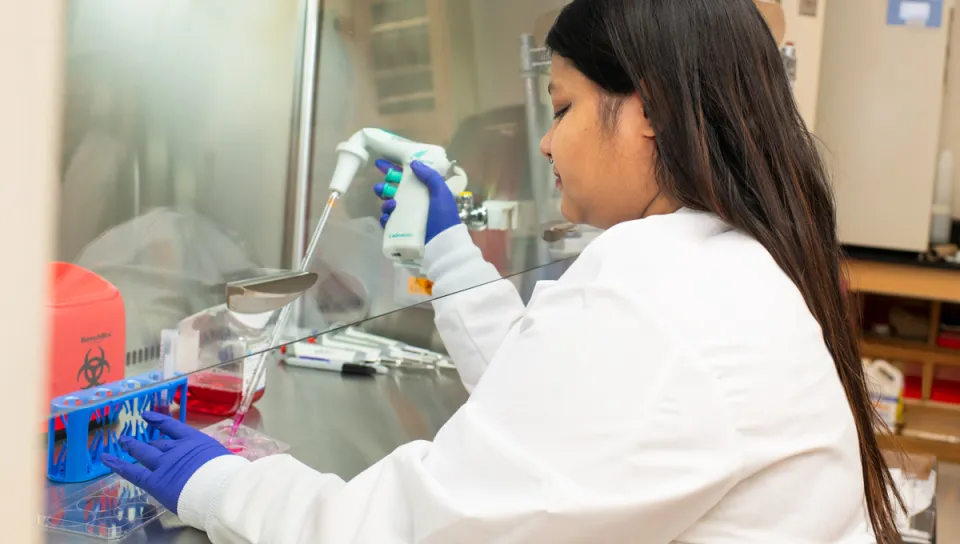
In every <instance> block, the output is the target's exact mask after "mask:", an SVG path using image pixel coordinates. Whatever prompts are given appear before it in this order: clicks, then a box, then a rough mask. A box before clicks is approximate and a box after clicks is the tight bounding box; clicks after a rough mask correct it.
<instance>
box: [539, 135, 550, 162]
mask: <svg viewBox="0 0 960 544" xmlns="http://www.w3.org/2000/svg"><path fill="white" fill-rule="evenodd" d="M552 134H553V129H552V128H551V129H550V130H549V131H548V132H547V133H546V134H544V135H543V138H540V153H541V154H542V155H543V156H544V157H547V158H548V159H549V158H550V137H551V136H552Z"/></svg>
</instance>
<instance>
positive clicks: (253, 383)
mask: <svg viewBox="0 0 960 544" xmlns="http://www.w3.org/2000/svg"><path fill="white" fill-rule="evenodd" d="M339 199H340V192H339V191H337V190H333V191H330V197H329V198H327V204H326V205H325V206H324V207H323V213H322V214H321V215H320V222H319V223H317V228H315V229H314V230H313V237H312V238H311V239H310V245H308V246H307V252H306V254H304V256H303V258H302V259H301V260H300V267H299V270H298V271H300V272H304V271H306V270H307V266H308V265H309V264H310V261H312V260H313V254H314V252H315V251H316V250H317V245H318V244H319V242H320V235H321V234H322V233H323V228H324V226H326V224H327V220H328V219H329V218H330V212H332V211H333V208H334V206H336V205H337V201H338V200H339ZM292 308H293V303H290V304H287V305H286V306H284V307H283V309H282V310H280V316H279V317H278V318H277V323H276V324H275V325H274V327H273V332H272V333H271V334H270V343H269V344H267V347H266V348H265V349H264V350H263V351H261V352H260V353H258V354H257V355H256V357H257V360H256V363H254V365H255V366H254V368H255V370H254V372H253V378H252V379H251V380H250V381H249V382H248V383H247V386H246V387H245V388H244V390H243V393H242V395H243V396H241V397H240V408H239V409H238V410H237V413H236V415H235V416H233V427H231V429H230V437H231V438H232V437H234V436H236V434H237V430H238V429H239V428H240V424H241V423H243V418H244V417H246V415H247V411H249V410H250V406H251V405H252V404H253V397H254V393H256V390H257V384H258V383H260V380H261V379H262V378H263V375H264V373H265V372H266V371H267V353H268V352H269V351H270V350H271V349H273V348H276V347H277V345H278V344H279V343H280V337H281V336H282V334H283V331H284V330H286V327H287V321H289V320H290V314H291V313H293V310H292Z"/></svg>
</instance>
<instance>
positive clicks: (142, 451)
mask: <svg viewBox="0 0 960 544" xmlns="http://www.w3.org/2000/svg"><path fill="white" fill-rule="evenodd" d="M143 419H144V421H146V422H147V425H149V426H150V427H155V428H157V429H159V430H160V432H162V433H163V434H165V435H167V436H169V437H170V438H169V439H161V440H154V441H153V442H150V443H149V444H147V443H144V442H140V441H137V440H135V439H133V438H129V437H123V438H121V439H120V445H121V446H122V447H123V448H124V449H125V450H127V451H128V452H129V453H130V455H132V456H133V458H134V459H136V460H137V461H140V464H139V465H137V464H133V463H128V462H126V461H123V460H121V459H119V458H117V457H114V456H112V455H109V454H103V455H102V456H101V457H100V460H101V461H103V464H104V465H107V466H108V467H110V469H112V470H113V471H114V472H116V473H117V474H119V475H120V477H121V478H123V479H124V480H127V481H129V482H130V483H132V484H133V485H135V486H137V487H139V488H140V489H142V490H144V491H146V492H147V493H149V494H150V495H152V496H153V497H154V498H155V499H157V501H159V502H160V504H162V505H163V506H164V507H165V508H166V509H167V510H170V511H171V512H173V513H174V514H176V513H177V503H178V502H179V500H180V493H182V492H183V488H184V486H186V485H187V480H189V479H190V477H191V476H193V474H194V473H195V472H196V471H197V470H198V469H199V468H200V467H202V466H203V465H204V464H205V463H206V462H207V461H210V460H211V459H216V458H217V457H221V456H224V455H233V454H232V453H230V450H228V449H227V448H225V447H224V446H223V445H222V444H220V443H219V442H217V441H216V439H214V438H213V437H210V436H207V435H205V434H203V433H202V432H200V431H199V430H197V429H194V428H193V427H191V426H189V425H186V424H184V423H181V422H180V421H178V420H176V419H173V418H172V417H169V416H165V415H163V414H158V413H156V412H144V413H143Z"/></svg>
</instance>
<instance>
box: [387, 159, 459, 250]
mask: <svg viewBox="0 0 960 544" xmlns="http://www.w3.org/2000/svg"><path fill="white" fill-rule="evenodd" d="M375 164H376V165H377V169H379V170H380V171H381V172H383V173H384V175H385V176H386V177H385V179H384V181H383V182H382V183H378V184H376V185H374V187H373V192H375V193H376V194H377V196H378V197H380V198H381V199H382V200H384V203H383V206H382V207H381V211H382V212H383V215H381V216H380V226H381V227H384V228H385V227H386V226H387V221H389V220H390V215H391V214H392V213H393V211H394V210H395V209H397V201H396V200H394V199H393V197H394V195H396V194H397V185H398V184H399V183H400V178H401V177H402V175H403V168H402V167H400V166H398V165H396V164H393V163H392V162H390V161H387V160H384V159H377V161H376V163H375ZM410 168H411V169H412V170H413V173H414V174H416V176H417V179H419V180H420V181H421V182H423V184H424V185H426V186H427V191H429V193H430V205H429V207H428V209H427V231H426V236H425V239H424V243H429V242H430V240H432V239H433V238H434V237H435V236H436V235H438V234H440V233H441V232H443V231H445V230H447V229H449V228H450V227H454V226H456V225H459V224H460V210H459V209H458V208H457V199H456V197H454V195H453V193H452V192H451V191H450V188H449V187H448V186H447V182H446V180H444V179H443V176H441V175H440V173H439V172H437V171H436V170H434V169H432V168H430V167H429V166H427V165H425V164H423V163H422V162H420V161H413V162H412V163H410Z"/></svg>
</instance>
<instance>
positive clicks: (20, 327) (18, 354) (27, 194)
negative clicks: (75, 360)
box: [0, 2, 64, 544]
mask: <svg viewBox="0 0 960 544" xmlns="http://www.w3.org/2000/svg"><path fill="white" fill-rule="evenodd" d="M63 5H64V4H63V3H62V2H2V3H0V119H2V120H3V121H2V122H0V179H2V180H3V183H0V217H3V221H4V228H3V229H0V247H3V254H4V257H5V263H4V266H3V267H0V281H2V282H3V284H4V285H6V286H8V288H7V289H5V290H4V298H3V315H4V320H3V323H2V326H0V341H2V342H3V346H4V357H3V360H2V361H0V365H3V366H5V367H6V368H5V369H3V375H4V379H5V383H6V384H8V385H10V387H6V388H5V390H4V394H3V395H0V411H2V413H4V414H16V416H15V417H14V418H9V419H8V425H7V427H6V428H5V429H4V440H5V442H6V444H7V445H8V447H5V448H3V451H2V453H0V488H2V489H5V490H6V493H4V498H3V499H2V500H0V522H2V523H3V541H4V542H17V543H24V544H30V543H38V542H40V541H41V534H40V531H39V528H38V526H37V516H38V514H39V513H40V512H41V490H42V489H43V483H44V480H43V478H42V474H43V469H44V467H43V464H42V463H43V460H44V458H45V455H44V453H43V452H42V451H41V449H40V447H39V446H40V441H39V440H37V435H36V430H37V429H38V425H37V424H39V423H40V422H41V421H42V419H41V418H42V415H43V413H48V411H49V406H44V405H43V403H42V400H41V399H42V395H41V392H42V391H45V388H44V385H45V384H46V364H45V361H46V360H47V359H46V353H47V350H46V345H47V319H46V318H47V315H46V309H45V306H44V303H45V302H46V300H47V287H48V285H47V283H48V279H49V277H50V276H49V273H48V270H49V268H48V267H49V262H50V259H51V257H52V255H53V225H54V211H53V210H54V207H55V205H56V200H55V198H54V192H53V191H54V187H55V181H54V180H55V179H56V175H57V174H56V162H57V157H58V155H57V153H58V151H57V149H58V144H59V141H60V127H59V119H60V93H61V85H60V80H61V74H62V70H63V66H62V59H61V39H62V28H61V22H62V20H63V19H62V17H63V13H62V7H63ZM44 396H45V395H44Z"/></svg>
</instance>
